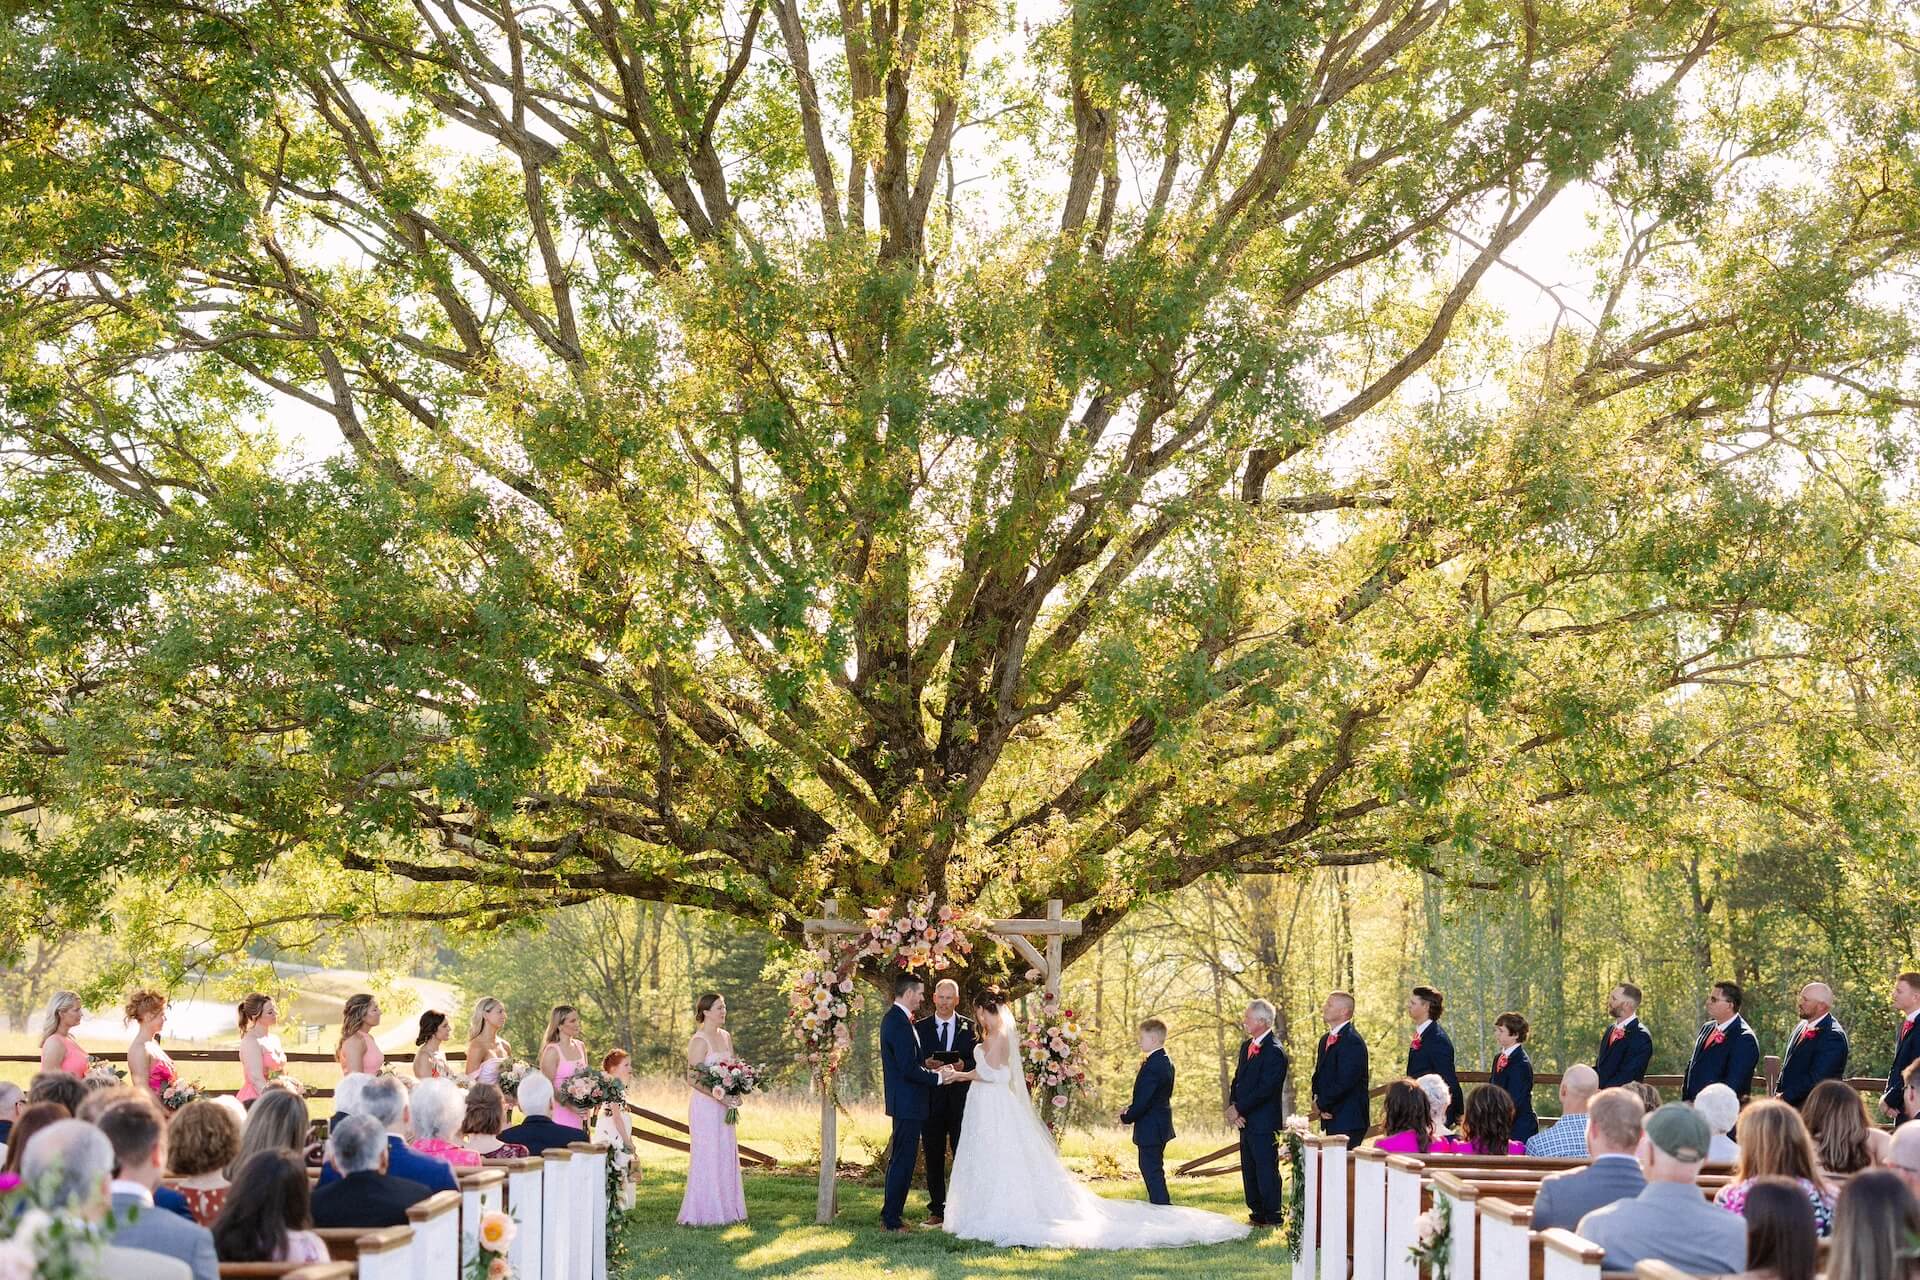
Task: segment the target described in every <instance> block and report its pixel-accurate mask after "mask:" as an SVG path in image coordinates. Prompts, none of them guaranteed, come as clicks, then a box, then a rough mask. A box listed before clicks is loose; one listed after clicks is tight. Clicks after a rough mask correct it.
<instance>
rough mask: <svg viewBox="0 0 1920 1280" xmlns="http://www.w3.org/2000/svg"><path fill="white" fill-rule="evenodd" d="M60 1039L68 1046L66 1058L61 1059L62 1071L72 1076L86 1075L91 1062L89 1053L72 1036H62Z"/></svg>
mask: <svg viewBox="0 0 1920 1280" xmlns="http://www.w3.org/2000/svg"><path fill="white" fill-rule="evenodd" d="M60 1039H61V1040H62V1041H64V1042H65V1043H66V1046H67V1054H66V1056H65V1057H64V1058H62V1059H60V1069H61V1070H62V1071H64V1072H66V1073H67V1074H68V1075H70V1076H84V1075H86V1074H87V1063H88V1062H89V1061H90V1059H89V1058H88V1057H87V1051H86V1050H85V1049H82V1048H81V1047H80V1042H79V1041H78V1040H75V1039H74V1038H73V1037H72V1036H61V1037H60Z"/></svg>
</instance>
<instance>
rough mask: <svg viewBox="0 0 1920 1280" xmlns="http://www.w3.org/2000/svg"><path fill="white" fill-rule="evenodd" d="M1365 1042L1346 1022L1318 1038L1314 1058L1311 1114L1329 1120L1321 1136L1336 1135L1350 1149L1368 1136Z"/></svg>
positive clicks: (1357, 1031)
mask: <svg viewBox="0 0 1920 1280" xmlns="http://www.w3.org/2000/svg"><path fill="white" fill-rule="evenodd" d="M1367 1084H1368V1078H1367V1042H1366V1041H1365V1040H1362V1039H1361V1038H1360V1032H1359V1030H1358V1029H1357V1028H1356V1027H1355V1026H1354V1025H1353V1024H1352V1023H1351V1022H1349V1023H1348V1024H1347V1025H1346V1026H1344V1027H1341V1028H1340V1030H1339V1031H1338V1032H1334V1033H1329V1034H1327V1035H1324V1036H1321V1037H1320V1047H1319V1048H1318V1049H1316V1050H1314V1054H1313V1110H1314V1113H1315V1114H1316V1115H1325V1116H1328V1117H1331V1118H1330V1119H1323V1120H1321V1121H1320V1132H1322V1133H1337V1134H1339V1135H1340V1136H1341V1137H1343V1138H1345V1139H1346V1140H1347V1145H1348V1146H1349V1147H1357V1146H1359V1145H1360V1140H1361V1139H1362V1138H1364V1137H1366V1136H1367Z"/></svg>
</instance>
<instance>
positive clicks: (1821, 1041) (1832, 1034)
mask: <svg viewBox="0 0 1920 1280" xmlns="http://www.w3.org/2000/svg"><path fill="white" fill-rule="evenodd" d="M1851 1052H1852V1048H1851V1046H1849V1045H1848V1043H1847V1032H1846V1028H1844V1027H1842V1026H1841V1025H1840V1024H1839V1023H1838V1022H1835V1021H1834V1020H1833V1015H1832V1014H1830V1013H1829V1014H1827V1015H1826V1016H1825V1017H1821V1018H1816V1019H1815V1020H1814V1021H1813V1022H1811V1023H1809V1024H1808V1025H1807V1026H1806V1027H1805V1028H1804V1029H1803V1030H1801V1031H1800V1032H1799V1033H1798V1034H1796V1035H1795V1036H1794V1037H1793V1039H1792V1041H1791V1042H1789V1043H1788V1045H1787V1055H1786V1060H1785V1061H1783V1062H1782V1063H1781V1064H1780V1082H1779V1084H1778V1085H1777V1086H1776V1088H1775V1091H1776V1092H1777V1093H1778V1094H1779V1095H1780V1097H1781V1098H1783V1099H1785V1100H1786V1101H1787V1102H1788V1103H1789V1104H1790V1105H1792V1106H1795V1107H1798V1106H1800V1105H1802V1104H1803V1103H1805V1102H1806V1100H1807V1095H1808V1094H1810V1093H1812V1092H1813V1086H1815V1085H1817V1084H1819V1083H1820V1082H1821V1081H1822V1080H1843V1079H1845V1078H1846V1074H1847V1055H1848V1054H1849V1053H1851Z"/></svg>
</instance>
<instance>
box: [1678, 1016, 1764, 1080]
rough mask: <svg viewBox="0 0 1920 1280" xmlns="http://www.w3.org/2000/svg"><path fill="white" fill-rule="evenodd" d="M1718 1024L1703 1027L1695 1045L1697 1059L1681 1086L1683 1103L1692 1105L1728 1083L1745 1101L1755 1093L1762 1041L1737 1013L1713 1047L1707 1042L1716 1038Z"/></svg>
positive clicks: (1690, 1064) (1690, 1063)
mask: <svg viewBox="0 0 1920 1280" xmlns="http://www.w3.org/2000/svg"><path fill="white" fill-rule="evenodd" d="M1717 1025H1718V1024H1717V1023H1712V1022H1709V1023H1707V1024H1705V1025H1704V1026H1702V1027H1701V1028H1700V1035H1699V1036H1698V1038H1696V1039H1695V1040H1694V1042H1693V1060H1692V1061H1691V1062H1689V1063H1687V1075H1686V1080H1685V1082H1684V1083H1683V1084H1682V1085H1681V1086H1680V1101H1682V1102H1692V1101H1693V1100H1694V1098H1695V1097H1696V1096H1697V1095H1698V1094H1699V1092H1700V1091H1701V1090H1702V1089H1704V1088H1706V1087H1707V1086H1708V1085H1710V1084H1724V1085H1725V1086H1727V1088H1729V1089H1731V1090H1733V1091H1734V1093H1735V1094H1737V1095H1738V1096H1739V1098H1740V1100H1741V1101H1742V1102H1745V1101H1746V1100H1747V1095H1748V1094H1750V1093H1752V1092H1753V1069H1754V1068H1755V1067H1757V1066H1759V1065H1760V1041H1759V1038H1758V1037H1756V1036H1755V1035H1754V1034H1753V1028H1752V1027H1750V1026H1748V1025H1747V1020H1746V1019H1745V1018H1743V1017H1741V1016H1740V1015H1739V1014H1737V1013H1736V1014H1734V1015H1733V1021H1732V1022H1729V1023H1728V1024H1727V1030H1726V1034H1725V1035H1724V1036H1722V1037H1721V1040H1720V1043H1719V1044H1716V1045H1711V1046H1710V1045H1708V1044H1707V1041H1708V1040H1710V1039H1712V1038H1713V1029H1714V1027H1715V1026H1717Z"/></svg>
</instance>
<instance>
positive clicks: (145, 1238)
mask: <svg viewBox="0 0 1920 1280" xmlns="http://www.w3.org/2000/svg"><path fill="white" fill-rule="evenodd" d="M97 1127H98V1128H99V1130H100V1132H101V1133H103V1134H105V1135H106V1138H107V1142H108V1143H109V1144H111V1145H112V1147H113V1162H114V1175H113V1182H112V1184H111V1186H110V1191H111V1193H112V1196H113V1213H114V1216H115V1218H117V1219H118V1218H126V1217H129V1216H131V1218H132V1221H130V1222H128V1223H127V1225H125V1226H123V1227H121V1228H120V1229H119V1230H118V1231H115V1232H114V1233H113V1243H115V1244H117V1245H122V1246H124V1247H126V1248H129V1249H151V1250H152V1251H153V1252H155V1253H159V1254H165V1255H166V1256H167V1257H169V1258H178V1259H180V1261H182V1262H184V1263H186V1264H187V1266H188V1267H189V1268H190V1269H191V1270H192V1271H193V1280H216V1278H217V1277H218V1276H219V1274H220V1262H219V1259H218V1258H216V1257H215V1256H214V1251H213V1236H212V1235H211V1234H210V1233H209V1232H208V1231H207V1229H206V1228H205V1227H203V1226H200V1225H199V1224H198V1223H194V1222H190V1221H188V1220H187V1219H185V1218H179V1217H175V1216H174V1215H173V1214H171V1213H159V1212H155V1211H154V1203H153V1189H154V1188H155V1187H157V1186H159V1185H160V1175H161V1174H162V1173H163V1172H165V1170H166V1167H167V1136H168V1135H167V1125H166V1121H165V1120H163V1119H162V1118H161V1116H160V1109H159V1108H158V1107H157V1106H156V1105H154V1103H153V1102H152V1100H151V1095H149V1096H148V1097H147V1098H142V1099H139V1100H137V1101H127V1102H122V1103H120V1104H118V1105H117V1106H113V1107H109V1108H107V1111H106V1114H104V1115H102V1116H101V1117H100V1119H99V1122H98V1125H97Z"/></svg>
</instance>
